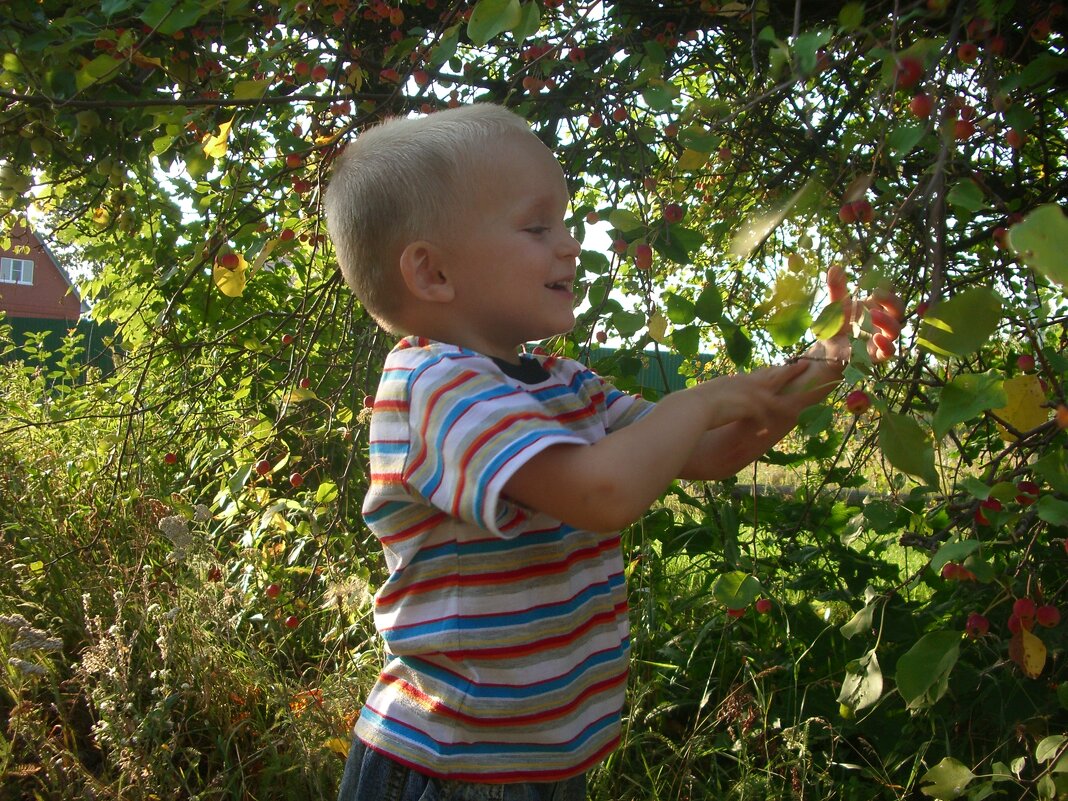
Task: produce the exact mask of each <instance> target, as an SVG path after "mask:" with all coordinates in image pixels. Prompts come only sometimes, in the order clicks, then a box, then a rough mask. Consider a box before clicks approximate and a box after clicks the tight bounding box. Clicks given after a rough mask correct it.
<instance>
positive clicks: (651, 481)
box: [504, 363, 805, 531]
mask: <svg viewBox="0 0 1068 801" xmlns="http://www.w3.org/2000/svg"><path fill="white" fill-rule="evenodd" d="M804 370H805V365H803V364H800V363H798V364H790V365H784V366H782V367H770V368H765V369H763V370H758V371H756V372H753V373H747V374H743V375H737V376H724V377H721V378H716V379H713V380H712V381H707V382H705V383H703V384H700V385H698V386H696V387H692V388H691V389H687V390H684V391H682V392H676V393H673V394H671V395H668V396H667V397H666V398H664V399H663V400H662V401H660V402H659V403H658V404H657V405H656V407H655V408H653V409H652V410H651V411H649V412H648V413H647V414H645V415H644V416H643V417H641V418H640V419H639V420H637V421H635V422H633V423H631V424H630V425H628V426H626V427H625V428H622V429H619V430H618V431H613V432H612V433H610V434H608V435H607V436H606V437H604V438H603V439H601V440H599V441H597V442H595V443H593V444H591V445H571V444H566V445H553V446H551V447H548V448H546V449H545V450H543V451H541V452H540V453H538V454H536V455H534V456H532V457H531V458H530V459H529V460H528V461H527V462H526V463H525V464H523V465H522V466H521V467H519V468H518V469H517V470H516V472H515V474H514V475H512V476H511V478H509V479H508V481H507V482H506V484H505V486H504V493H505V494H507V495H508V496H509V497H510V498H512V499H514V500H516V501H518V502H519V503H521V504H523V505H524V506H527V507H529V508H531V509H534V510H536V511H539V512H544V513H546V514H548V515H550V516H552V517H554V518H556V519H557V520H562V521H563V522H565V523H568V524H569V525H572V526H575V527H576V528H583V529H588V530H591V531H616V530H619V529H621V528H624V527H626V526H628V525H630V524H631V523H633V522H634V521H635V520H637V519H638V518H639V517H641V515H642V514H644V513H645V512H646V511H647V510H648V508H649V507H650V506H651V505H652V503H653V502H654V501H655V500H656V499H657V498H658V497H659V496H660V495H661V493H663V492H664V490H665V489H667V487H668V485H669V484H670V483H671V482H672V481H673V480H674V479H675V478H676V477H677V476H678V475H679V471H680V470H681V469H682V467H683V465H684V464H685V463H686V460H687V458H688V457H689V456H690V454H691V452H692V451H693V449H694V442H696V441H697V440H699V439H700V438H701V436H702V434H704V433H705V432H706V431H708V430H709V429H711V428H718V427H720V426H723V425H726V424H728V423H731V422H733V421H736V420H745V421H747V422H748V424H749V426H750V427H751V428H756V429H758V430H759V429H763V428H765V427H766V426H767V425H768V421H770V420H775V419H780V418H782V417H784V416H785V415H786V414H788V409H789V407H790V405H791V404H792V399H791V398H790V397H789V396H786V395H783V394H781V390H782V388H783V387H784V386H786V385H787V384H788V383H789V382H790V381H791V380H793V379H794V378H796V377H797V376H798V375H800V374H801V373H802V372H803V371H804Z"/></svg>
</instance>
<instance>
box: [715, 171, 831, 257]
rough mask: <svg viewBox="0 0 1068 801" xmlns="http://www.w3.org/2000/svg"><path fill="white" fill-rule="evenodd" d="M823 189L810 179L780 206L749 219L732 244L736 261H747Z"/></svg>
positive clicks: (736, 234)
mask: <svg viewBox="0 0 1068 801" xmlns="http://www.w3.org/2000/svg"><path fill="white" fill-rule="evenodd" d="M821 189H822V187H821V186H820V184H819V183H818V182H817V181H816V180H814V179H809V180H808V181H806V182H805V184H804V186H802V187H801V188H800V189H798V190H797V191H796V192H794V193H793V194H792V195H791V196H790V197H789V199H787V201H786V202H785V203H783V204H781V205H780V206H778V207H776V208H774V209H772V210H770V211H763V212H756V213H754V214H753V215H751V216H750V217H749V219H747V220H746V221H745V222H743V223H742V225H741V226H739V227H738V229H737V230H736V231H735V233H734V236H733V238H732V239H731V244H730V248H729V250H730V253H731V255H732V256H734V257H735V258H736V259H746V258H749V256H750V255H751V254H752V252H753V251H754V250H755V249H756V247H757V246H758V245H759V244H760V243H761V242H763V241H764V240H765V239H766V238H767V237H768V235H769V234H771V232H772V231H774V230H775V229H776V228H778V227H779V225H780V224H781V223H782V221H783V220H785V219H786V218H787V217H788V216H789V215H790V214H791V213H792V212H793V211H794V209H795V208H796V207H803V206H804V205H805V204H806V203H807V202H809V201H810V200H811V199H812V198H813V197H814V196H816V195H817V194H818V193H819V192H820V191H821Z"/></svg>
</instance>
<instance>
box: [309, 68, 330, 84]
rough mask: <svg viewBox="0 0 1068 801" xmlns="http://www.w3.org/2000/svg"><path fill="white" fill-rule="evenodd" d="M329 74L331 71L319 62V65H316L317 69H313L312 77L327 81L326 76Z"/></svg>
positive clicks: (316, 79) (315, 79)
mask: <svg viewBox="0 0 1068 801" xmlns="http://www.w3.org/2000/svg"><path fill="white" fill-rule="evenodd" d="M329 74H330V71H329V70H328V69H327V68H326V67H324V66H323V65H322V64H319V65H318V66H317V67H315V69H313V70H312V71H311V77H312V80H313V81H325V80H326V76H327V75H329Z"/></svg>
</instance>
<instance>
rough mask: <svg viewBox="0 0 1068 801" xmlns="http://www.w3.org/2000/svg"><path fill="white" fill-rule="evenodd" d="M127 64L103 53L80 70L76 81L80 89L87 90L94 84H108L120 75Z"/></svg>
mask: <svg viewBox="0 0 1068 801" xmlns="http://www.w3.org/2000/svg"><path fill="white" fill-rule="evenodd" d="M124 63H125V62H123V61H120V60H119V59H117V58H112V57H111V56H109V55H107V54H106V53H103V54H101V55H99V56H97V57H96V58H94V59H93V60H92V61H90V62H88V63H87V64H86V65H85V66H84V67H82V68H81V69H80V70H78V73H77V75H76V76H75V78H74V80H75V83H76V85H77V87H78V89H86V88H88V87H90V86H92V85H93V84H94V83H102V82H103V83H106V82H107V81H110V80H111V79H112V78H115V77H116V76H118V74H119V70H120V68H121V67H122V66H123V64H124Z"/></svg>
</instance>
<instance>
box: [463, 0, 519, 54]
mask: <svg viewBox="0 0 1068 801" xmlns="http://www.w3.org/2000/svg"><path fill="white" fill-rule="evenodd" d="M522 21H523V10H522V8H520V6H519V0H478V2H477V3H475V7H474V8H473V9H472V10H471V18H470V19H469V20H468V21H467V35H468V36H469V37H471V41H472V42H474V43H475V44H476V45H478V46H479V47H481V46H483V45H485V44H487V43H488V42H489V40H490V39H492V38H493V37H494V36H497V35H498V34H500V33H504V32H505V31H510V30H512V29H513V28H515V27H516V26H518V25H519V24H520V23H521V22H522Z"/></svg>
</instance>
